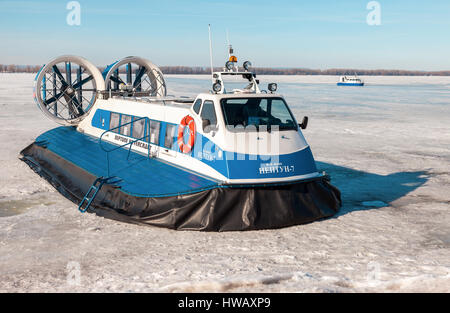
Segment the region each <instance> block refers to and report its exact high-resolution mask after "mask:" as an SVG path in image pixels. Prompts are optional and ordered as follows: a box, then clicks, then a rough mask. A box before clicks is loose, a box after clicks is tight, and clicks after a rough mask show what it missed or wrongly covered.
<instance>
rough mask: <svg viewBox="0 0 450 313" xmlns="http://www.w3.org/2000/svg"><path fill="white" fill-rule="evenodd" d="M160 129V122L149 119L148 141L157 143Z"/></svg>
mask: <svg viewBox="0 0 450 313" xmlns="http://www.w3.org/2000/svg"><path fill="white" fill-rule="evenodd" d="M160 129H161V122H158V121H150V142H151V143H153V144H155V145H159V131H160Z"/></svg>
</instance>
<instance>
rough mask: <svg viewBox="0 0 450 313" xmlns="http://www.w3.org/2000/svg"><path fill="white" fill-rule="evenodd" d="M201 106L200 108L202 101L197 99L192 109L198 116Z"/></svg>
mask: <svg viewBox="0 0 450 313" xmlns="http://www.w3.org/2000/svg"><path fill="white" fill-rule="evenodd" d="M201 106H202V99H197V101H195V103H194V105H193V106H192V108H193V109H194V112H195V113H197V114H198V113H200V107H201Z"/></svg>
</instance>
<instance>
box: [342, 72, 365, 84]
mask: <svg viewBox="0 0 450 313" xmlns="http://www.w3.org/2000/svg"><path fill="white" fill-rule="evenodd" d="M337 85H338V86H358V87H362V86H364V82H363V81H362V80H361V79H360V78H359V77H358V76H356V74H355V76H341V77H340V78H339V81H338V83H337Z"/></svg>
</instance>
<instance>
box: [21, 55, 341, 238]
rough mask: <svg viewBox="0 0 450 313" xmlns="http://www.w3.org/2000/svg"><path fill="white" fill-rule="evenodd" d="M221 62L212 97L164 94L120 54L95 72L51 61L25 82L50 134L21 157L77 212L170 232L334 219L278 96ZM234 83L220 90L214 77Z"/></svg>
mask: <svg viewBox="0 0 450 313" xmlns="http://www.w3.org/2000/svg"><path fill="white" fill-rule="evenodd" d="M236 61H237V59H236V57H234V56H230V59H229V61H228V62H227V64H226V67H225V68H224V70H223V71H222V72H216V73H213V86H212V89H213V90H212V91H209V92H205V93H201V94H199V95H198V96H197V97H195V98H188V97H169V96H167V95H166V83H165V80H164V77H163V74H162V72H161V71H160V69H159V68H158V67H156V66H155V65H154V64H153V63H151V62H150V61H148V60H145V59H143V58H139V57H127V58H124V59H122V60H120V61H118V62H115V63H113V64H112V65H110V66H108V67H107V68H106V69H105V71H104V72H103V74H102V73H101V72H100V71H99V70H98V69H97V67H95V66H94V65H93V64H91V63H90V62H88V61H87V60H85V59H84V58H81V57H76V56H62V57H59V58H56V59H54V60H53V61H51V62H50V63H48V64H46V65H45V66H44V67H43V68H42V69H41V70H40V72H39V73H38V74H37V76H36V80H35V94H34V98H35V101H36V103H37V104H38V106H39V108H40V109H41V111H42V112H43V113H44V114H45V115H46V116H48V117H49V118H51V119H53V120H55V121H56V122H58V123H59V124H62V126H60V127H57V128H54V129H52V130H50V131H47V132H45V133H43V134H42V135H40V136H39V137H37V139H36V141H35V142H34V143H33V144H31V145H29V146H28V147H27V148H25V149H24V150H23V151H22V152H21V158H22V160H23V161H25V162H26V163H27V164H28V165H29V166H30V167H31V168H32V169H34V170H35V171H36V172H38V173H39V174H40V175H41V176H42V177H44V178H45V179H47V180H48V181H49V182H50V183H51V184H52V185H53V186H55V187H56V188H57V190H58V191H59V192H61V193H62V194H63V195H64V196H66V197H67V198H69V199H71V200H72V201H73V202H75V203H76V204H78V205H79V207H78V208H79V210H80V211H82V212H85V211H89V212H95V213H96V214H98V215H100V216H105V217H108V218H113V219H117V220H121V221H126V222H133V223H141V224H149V225H155V226H162V227H168V228H172V229H180V230H181V229H182V230H204V231H229V230H251V229H267V228H279V227H285V226H291V225H297V224H303V223H308V222H312V221H314V220H317V219H321V218H324V217H329V216H332V215H334V214H335V213H336V212H337V211H338V210H339V208H340V206H341V199H340V192H339V190H337V189H336V188H335V187H333V186H332V185H331V184H330V183H329V178H328V176H327V175H326V174H325V173H319V172H318V170H317V168H316V164H315V161H314V158H313V155H312V153H311V150H310V147H309V145H308V144H307V142H306V140H305V138H304V137H303V134H302V132H301V129H304V128H306V125H307V118H304V119H303V122H302V123H301V124H298V123H297V121H296V119H295V117H294V116H293V114H292V112H291V110H290V109H289V107H288V106H287V104H286V101H285V100H284V98H283V97H282V96H281V95H279V94H276V93H275V91H276V84H269V87H268V89H269V91H263V90H260V87H259V81H258V80H257V79H256V75H255V74H254V73H252V72H250V65H251V64H250V62H245V63H244V69H241V70H239V68H238V67H237V63H236ZM230 77H232V78H234V80H236V79H240V80H244V81H245V82H246V84H247V86H245V87H244V88H241V89H239V88H234V89H227V88H228V87H227V86H226V83H225V80H226V78H230Z"/></svg>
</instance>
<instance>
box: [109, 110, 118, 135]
mask: <svg viewBox="0 0 450 313" xmlns="http://www.w3.org/2000/svg"><path fill="white" fill-rule="evenodd" d="M119 123H120V114H119V113H112V112H111V117H110V119H109V129H113V128H116V127H119ZM112 131H113V132H115V133H119V129H118V128H117V129H114V130H112Z"/></svg>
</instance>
